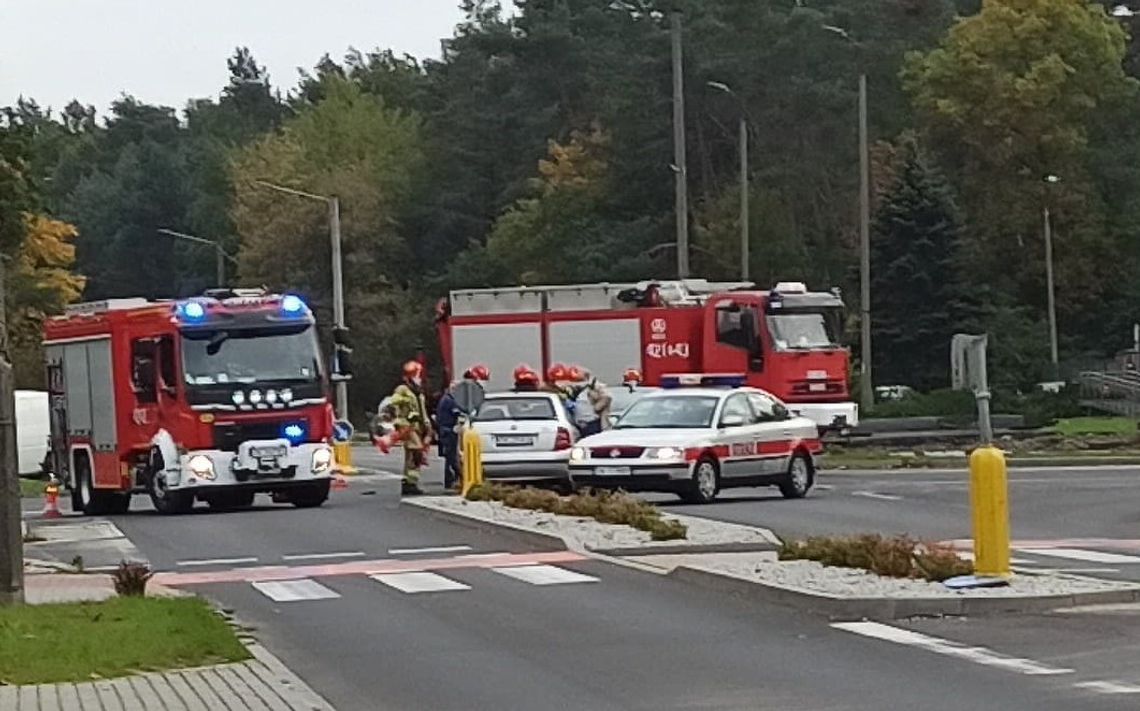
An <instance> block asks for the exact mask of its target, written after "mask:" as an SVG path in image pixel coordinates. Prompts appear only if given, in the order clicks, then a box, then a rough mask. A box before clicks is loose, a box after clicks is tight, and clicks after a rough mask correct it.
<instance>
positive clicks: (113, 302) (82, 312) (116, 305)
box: [63, 298, 151, 316]
mask: <svg viewBox="0 0 1140 711" xmlns="http://www.w3.org/2000/svg"><path fill="white" fill-rule="evenodd" d="M150 304H151V302H149V301H147V300H146V299H141V298H137V299H105V300H103V301H88V302H85V303H82V304H72V305H71V306H68V307H67V308H65V309H64V312H63V313H64V315H65V316H88V315H91V314H102V313H106V312H108V311H129V310H131V309H138V308H142V307H143V306H149V305H150Z"/></svg>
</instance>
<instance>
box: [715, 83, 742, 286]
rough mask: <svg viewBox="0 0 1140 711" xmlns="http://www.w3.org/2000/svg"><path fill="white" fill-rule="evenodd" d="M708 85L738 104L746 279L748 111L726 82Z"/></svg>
mask: <svg viewBox="0 0 1140 711" xmlns="http://www.w3.org/2000/svg"><path fill="white" fill-rule="evenodd" d="M708 85H709V87H710V88H712V89H716V90H717V91H720V92H724V93H725V94H728V95H729V96H731V97H732V98H734V99H736V101H737V102H738V103H739V104H740V279H741V281H748V276H749V265H748V263H749V261H750V260H751V254H750V247H751V245H750V243H749V241H750V236H749V217H750V215H749V209H748V198H749V195H748V191H749V182H750V181H749V171H748V112H747V110H746V107H745V106H744V101H743V100H741V98H740V97H739V96H737V94H736V92H734V91H733V90H732V87H730V86H729V85H728V84H725V83H724V82H719V81H710V82H709V83H708Z"/></svg>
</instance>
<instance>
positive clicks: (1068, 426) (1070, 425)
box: [1053, 417, 1137, 437]
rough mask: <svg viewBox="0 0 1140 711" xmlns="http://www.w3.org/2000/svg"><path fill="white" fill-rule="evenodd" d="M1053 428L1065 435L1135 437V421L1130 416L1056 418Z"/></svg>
mask: <svg viewBox="0 0 1140 711" xmlns="http://www.w3.org/2000/svg"><path fill="white" fill-rule="evenodd" d="M1053 430H1054V431H1055V432H1056V433H1057V434H1061V435H1064V436H1066V437H1080V436H1081V435H1118V436H1123V437H1136V435H1137V421H1136V420H1135V419H1133V418H1131V417H1069V418H1066V419H1063V420H1057V424H1055V425H1054V426H1053Z"/></svg>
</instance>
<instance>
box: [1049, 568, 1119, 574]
mask: <svg viewBox="0 0 1140 711" xmlns="http://www.w3.org/2000/svg"><path fill="white" fill-rule="evenodd" d="M1033 572H1035V573H1037V574H1038V575H1056V574H1057V573H1064V574H1066V575H1103V574H1105V573H1119V572H1120V569H1119V568H1036V569H1035V570H1034V571H1033Z"/></svg>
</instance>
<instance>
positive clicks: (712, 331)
mask: <svg viewBox="0 0 1140 711" xmlns="http://www.w3.org/2000/svg"><path fill="white" fill-rule="evenodd" d="M842 313H843V300H842V299H841V298H840V296H839V293H838V291H829V292H810V291H808V290H807V287H806V286H805V285H804V284H801V283H792V282H788V283H781V284H778V285H777V286H776V288H774V289H771V290H768V291H762V290H758V289H757V288H756V287H755V285H753V284H751V283H710V282H708V281H706V280H703V279H695V280H683V281H661V282H642V283H639V284H572V285H567V286H548V287H519V288H513V287H512V288H502V289H474V290H464V291H454V292H452V293H451V296H450V298H448V299H445V300H443V301H442V302H440V305H439V307H438V313H437V328H438V331H439V339H440V344H441V348H442V350H443V357H444V362H445V365H446V367H447V370H448V373H449V377H452V376H453V374H455V373H456V372H457V371H456V369H457V368H459V369H462V368H465V367H468V366H469V364H472V363H483V364H486V365H488V366H489V367H490V369H491V375H492V377H493V378H494V380H492V382H491V387H492V388H494V387H495V386H498V387H500V388H503V387H509V385H508V384H507V383H506V382H505V381H506V379H507V378H509V377H510V373H511V372H512V371H513V370H514V368H515V367H516V366H517V365H518V364H519V363H527V364H529V365H532V366H535V367H538V366H542V369H543V372H545V370H546V368H547V367H548V366H549V365H550V364H551V363H565V364H575V365H580V366H582V367H585V368H587V369H588V370H589V371H590V372H591V373H592V374H593V375H595V376H597V377H598V378H600V379H601V380H603V381H604V382H610V383H614V382H619V381H620V379H621V377H622V373H623V372H624V371H625V370H626V369H627V368H638V369H640V370H641V372H642V374H643V376H644V378H645V384H646V385H650V386H654V385H658V384H659V383H660V380H661V376H662V375H667V374H671V373H701V372H704V373H746V374H747V383H748V385H751V386H755V387H759V388H763V389H765V390H767V391H769V392H771V393H772V394H774V395H776V396H777V397H779V398H781V399H783V400H784V401H785V402H787V403H788V406H789V409H791V410H792V411H793V412H796V413H798V414H801V415H803V416H805V417H808V418H811V419H812V420H813V421H814V422H816V424H817V425H819V426H820V428H821V429H832V428H837V429H842V428H848V427H854V426H855V425H857V424H858V419H859V418H858V415H859V410H858V406H857V405H856V404H855V403H854V402H852V401H851V397H850V391H849V388H848V359H849V354H848V351H847V350H846V349H844V348H843V347H841V346H840V345H839V342H838V333H839V331H840V326H841V320H842Z"/></svg>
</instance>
